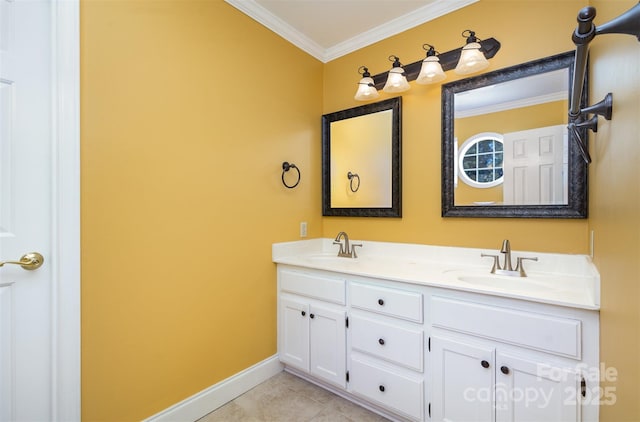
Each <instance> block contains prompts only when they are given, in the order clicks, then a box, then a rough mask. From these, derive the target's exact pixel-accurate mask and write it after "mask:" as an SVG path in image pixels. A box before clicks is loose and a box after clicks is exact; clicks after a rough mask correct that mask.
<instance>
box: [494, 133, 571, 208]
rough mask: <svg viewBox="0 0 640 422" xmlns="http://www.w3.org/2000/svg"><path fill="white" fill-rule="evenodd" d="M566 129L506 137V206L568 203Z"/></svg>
mask: <svg viewBox="0 0 640 422" xmlns="http://www.w3.org/2000/svg"><path fill="white" fill-rule="evenodd" d="M565 145H567V127H566V126H565V125H557V126H548V127H543V128H537V129H530V130H524V131H519V132H512V133H506V134H505V135H504V185H503V192H504V203H505V204H506V205H538V204H542V205H548V204H566V203H567V189H566V188H565V178H566V176H565V175H566V166H567V153H566V148H565Z"/></svg>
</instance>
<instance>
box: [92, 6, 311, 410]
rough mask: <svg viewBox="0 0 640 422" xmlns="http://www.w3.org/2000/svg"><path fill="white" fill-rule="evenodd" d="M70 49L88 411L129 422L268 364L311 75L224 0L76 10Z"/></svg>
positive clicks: (289, 48) (295, 55) (295, 214)
mask: <svg viewBox="0 0 640 422" xmlns="http://www.w3.org/2000/svg"><path fill="white" fill-rule="evenodd" d="M81 44H82V45H81V78H82V81H81V90H82V98H81V107H82V110H81V111H82V122H81V124H82V192H81V194H82V416H83V419H84V420H87V421H100V420H102V421H128V420H140V419H142V418H145V417H148V416H151V415H152V414H154V413H156V412H158V411H160V410H163V409H165V408H167V407H169V406H171V405H173V404H175V403H177V402H179V401H180V400H183V399H185V398H187V397H188V396H190V395H192V394H194V393H196V392H198V391H200V390H202V389H204V388H206V387H209V386H211V385H213V384H215V383H216V382H218V381H220V380H222V379H224V378H226V377H229V376H231V375H233V374H235V373H237V372H239V371H241V370H243V369H245V368H247V367H249V366H251V365H253V364H255V363H257V362H259V361H261V360H263V359H265V358H267V357H270V356H272V355H273V354H275V353H276V301H275V292H276V287H275V271H274V268H273V264H272V263H271V244H272V243H273V242H278V241H285V240H292V239H296V238H298V233H299V222H300V221H307V222H308V223H309V236H310V237H318V236H320V235H321V228H320V226H321V218H320V209H321V207H320V195H321V193H320V181H319V173H320V148H319V139H320V115H321V114H322V113H321V112H322V110H321V95H322V90H321V87H322V63H320V62H319V61H317V60H315V59H313V58H311V57H310V56H309V55H307V54H305V53H303V52H302V51H300V50H299V49H297V48H296V47H294V46H293V45H291V44H290V43H288V42H286V41H284V40H283V39H282V38H280V37H279V36H277V35H275V34H274V33H272V32H271V31H269V30H267V29H266V28H264V27H263V26H261V25H259V24H257V23H256V22H255V21H253V20H251V19H250V18H248V17H247V16H245V15H243V14H242V13H240V12H239V11H237V10H236V9H235V8H233V7H231V6H229V5H228V4H226V3H224V2H223V1H217V0H216V1H194V0H189V1H148V0H136V1H101V0H87V1H83V2H82V3H81ZM283 67H285V68H286V69H288V71H286V72H285V73H284V74H283V73H282V72H281V70H282V68H283ZM285 80H286V84H285ZM283 161H290V162H293V163H295V164H296V165H297V166H298V167H299V168H300V169H301V172H302V180H301V182H300V185H299V186H298V187H297V188H296V189H291V190H290V189H286V188H285V187H284V186H283V185H282V183H281V181H280V177H281V172H282V169H281V165H282V162H283Z"/></svg>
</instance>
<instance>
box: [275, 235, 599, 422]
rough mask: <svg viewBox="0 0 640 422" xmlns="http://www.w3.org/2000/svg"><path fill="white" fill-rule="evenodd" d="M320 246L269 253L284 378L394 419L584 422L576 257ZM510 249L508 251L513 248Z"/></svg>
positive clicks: (580, 267) (583, 269)
mask: <svg viewBox="0 0 640 422" xmlns="http://www.w3.org/2000/svg"><path fill="white" fill-rule="evenodd" d="M358 243H362V244H363V246H362V248H359V249H358V257H357V258H343V257H338V256H337V252H338V246H337V245H334V244H333V239H313V240H305V241H299V242H288V243H279V244H274V245H273V261H274V262H275V263H277V277H278V354H279V357H280V361H281V362H282V363H283V364H284V365H285V368H286V370H287V371H289V372H291V373H294V374H296V375H298V376H300V377H303V378H305V379H307V380H309V381H311V382H314V383H316V384H318V385H321V386H323V387H325V388H327V389H328V390H330V391H332V392H334V393H336V394H339V395H341V396H343V397H346V398H348V399H349V400H352V401H354V402H357V403H359V404H361V405H363V406H365V407H367V408H369V409H371V410H373V411H375V412H378V413H380V414H382V415H384V416H386V417H388V418H390V419H393V420H409V421H428V420H432V421H441V420H451V421H469V420H473V421H493V420H496V421H521V420H541V421H542V420H544V421H596V420H598V401H599V397H598V391H599V377H598V372H597V371H598V368H599V355H598V342H599V338H598V333H599V313H598V309H599V290H600V288H599V285H600V279H599V275H598V272H597V270H596V268H595V267H594V266H593V264H592V263H591V261H590V259H589V258H588V257H586V256H581V255H562V254H544V253H532V252H522V253H520V252H518V251H517V250H514V252H513V254H514V257H525V256H526V257H532V256H535V257H537V258H538V261H536V262H527V273H528V277H510V276H500V275H494V274H491V273H490V272H489V270H490V269H491V264H492V262H491V260H490V259H488V258H486V257H485V258H483V257H482V256H481V254H482V253H495V251H491V250H484V249H483V250H480V249H469V248H453V247H435V246H427V245H411V244H397V243H384V242H363V241H358ZM514 246H515V245H514Z"/></svg>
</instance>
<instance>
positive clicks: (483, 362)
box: [481, 360, 504, 368]
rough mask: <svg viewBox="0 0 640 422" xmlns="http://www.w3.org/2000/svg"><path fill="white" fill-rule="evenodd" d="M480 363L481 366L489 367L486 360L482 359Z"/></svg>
mask: <svg viewBox="0 0 640 422" xmlns="http://www.w3.org/2000/svg"><path fill="white" fill-rule="evenodd" d="M481 365H482V367H483V368H488V367H489V362H487V361H486V360H483V361H482V362H481ZM503 368H504V367H503Z"/></svg>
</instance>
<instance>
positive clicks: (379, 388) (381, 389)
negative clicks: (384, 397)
mask: <svg viewBox="0 0 640 422" xmlns="http://www.w3.org/2000/svg"><path fill="white" fill-rule="evenodd" d="M378 390H380V391H381V392H383V393H384V385H381V386H380V387H378Z"/></svg>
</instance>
